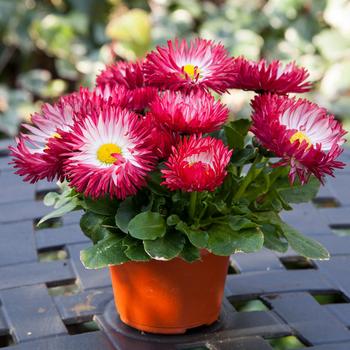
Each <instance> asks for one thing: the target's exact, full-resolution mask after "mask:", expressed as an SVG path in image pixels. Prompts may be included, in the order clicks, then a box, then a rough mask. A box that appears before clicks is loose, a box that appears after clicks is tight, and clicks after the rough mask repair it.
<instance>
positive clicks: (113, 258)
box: [80, 234, 129, 269]
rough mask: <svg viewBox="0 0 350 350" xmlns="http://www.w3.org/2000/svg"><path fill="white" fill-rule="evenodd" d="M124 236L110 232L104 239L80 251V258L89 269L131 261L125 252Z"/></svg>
mask: <svg viewBox="0 0 350 350" xmlns="http://www.w3.org/2000/svg"><path fill="white" fill-rule="evenodd" d="M122 242H123V236H117V235H114V234H110V235H108V236H106V237H105V238H104V239H103V240H102V241H99V242H98V243H97V244H95V245H93V246H92V247H90V248H87V249H84V250H82V251H81V252H80V260H81V262H82V263H83V265H84V266H85V267H86V268H87V269H100V268H102V267H106V266H109V265H119V264H122V263H125V262H127V261H129V259H128V257H127V256H126V255H125V253H124V249H125V248H124V246H123V243H122Z"/></svg>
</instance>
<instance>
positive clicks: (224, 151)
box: [162, 135, 232, 192]
mask: <svg viewBox="0 0 350 350" xmlns="http://www.w3.org/2000/svg"><path fill="white" fill-rule="evenodd" d="M231 154H232V150H229V149H228V148H227V147H226V146H225V145H224V143H223V142H222V141H221V140H219V139H216V138H213V137H209V136H208V137H204V138H203V137H201V136H197V135H191V136H190V137H189V138H184V139H183V141H182V142H181V143H180V144H179V145H178V146H177V147H173V152H172V154H171V155H170V157H169V159H168V161H167V162H166V163H165V165H166V168H165V169H163V170H162V174H163V178H164V182H163V183H162V184H163V185H165V186H167V187H168V188H169V189H170V190H173V191H174V190H178V189H180V190H182V191H185V192H193V191H198V192H201V191H205V190H208V191H214V190H215V189H216V188H217V187H218V186H220V185H221V184H222V182H223V181H224V178H225V176H226V175H227V171H226V166H227V164H228V163H229V161H230V158H231Z"/></svg>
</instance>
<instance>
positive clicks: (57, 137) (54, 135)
mask: <svg viewBox="0 0 350 350" xmlns="http://www.w3.org/2000/svg"><path fill="white" fill-rule="evenodd" d="M49 138H50V139H51V138H55V139H61V138H62V136H61V135H60V134H59V133H58V132H54V133H53V134H52V135H51V136H50V137H49ZM45 149H49V146H48V145H47V144H46V145H45V147H44V150H45Z"/></svg>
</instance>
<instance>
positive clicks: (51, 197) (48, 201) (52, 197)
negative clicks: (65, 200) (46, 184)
mask: <svg viewBox="0 0 350 350" xmlns="http://www.w3.org/2000/svg"><path fill="white" fill-rule="evenodd" d="M59 198H60V195H59V194H58V193H57V192H49V193H46V194H45V197H44V200H43V202H44V205H46V206H47V207H51V206H53V205H54V204H55V203H56V201H57V200H58V199H59Z"/></svg>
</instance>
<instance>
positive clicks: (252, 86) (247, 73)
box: [230, 57, 312, 95]
mask: <svg viewBox="0 0 350 350" xmlns="http://www.w3.org/2000/svg"><path fill="white" fill-rule="evenodd" d="M234 63H235V66H236V73H237V75H236V78H235V80H234V82H233V84H232V85H231V86H230V87H231V88H235V89H243V90H252V91H256V92H258V93H262V92H271V93H276V94H281V95H284V94H287V93H290V92H295V93H300V92H306V91H309V90H310V89H311V88H312V84H311V83H310V82H307V81H306V79H307V78H308V77H309V73H308V71H307V70H306V69H305V68H302V67H298V66H297V65H296V64H295V63H294V62H292V63H288V64H287V65H286V66H283V64H282V63H281V62H280V61H272V62H271V63H270V64H267V63H266V61H265V60H264V59H262V60H260V61H259V62H253V61H249V60H247V59H245V58H244V57H238V58H236V59H235V60H234Z"/></svg>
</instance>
